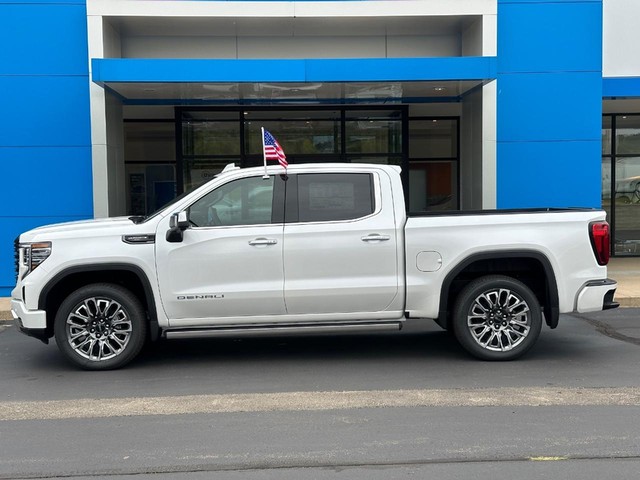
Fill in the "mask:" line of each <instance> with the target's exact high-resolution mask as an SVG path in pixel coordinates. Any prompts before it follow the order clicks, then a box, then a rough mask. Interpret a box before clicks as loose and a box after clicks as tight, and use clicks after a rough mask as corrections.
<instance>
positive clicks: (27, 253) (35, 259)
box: [20, 242, 51, 278]
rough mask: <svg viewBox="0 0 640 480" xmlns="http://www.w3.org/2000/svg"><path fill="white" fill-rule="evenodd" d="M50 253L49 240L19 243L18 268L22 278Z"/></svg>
mask: <svg viewBox="0 0 640 480" xmlns="http://www.w3.org/2000/svg"><path fill="white" fill-rule="evenodd" d="M49 255H51V242H35V243H21V244H20V266H21V268H20V270H21V271H22V272H23V274H22V278H24V277H26V276H27V275H28V274H29V273H31V272H32V271H33V270H35V269H36V268H38V266H39V265H40V264H41V263H42V262H44V261H45V260H46V259H47V258H49Z"/></svg>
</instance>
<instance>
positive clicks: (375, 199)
mask: <svg viewBox="0 0 640 480" xmlns="http://www.w3.org/2000/svg"><path fill="white" fill-rule="evenodd" d="M311 175H342V176H344V175H367V176H368V178H369V188H370V195H371V202H372V203H371V205H372V211H371V213H367V214H366V215H361V216H358V217H354V218H346V219H334V220H300V189H299V183H298V178H299V177H300V176H311ZM286 188H287V195H286V206H285V223H286V224H288V225H291V224H297V225H317V224H334V223H352V222H359V221H362V220H365V219H368V218H371V217H373V216H375V215H378V214H379V213H380V211H381V209H382V205H381V194H380V178H379V176H378V173H377V172H370V171H367V172H358V171H348V172H337V171H333V172H322V171H315V172H305V173H297V174H293V175H289V176H288V179H287V186H286Z"/></svg>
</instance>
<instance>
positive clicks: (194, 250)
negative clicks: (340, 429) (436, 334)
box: [11, 164, 617, 370]
mask: <svg viewBox="0 0 640 480" xmlns="http://www.w3.org/2000/svg"><path fill="white" fill-rule="evenodd" d="M15 248H16V263H17V285H16V287H15V289H14V290H13V292H12V300H11V308H12V311H13V315H14V317H15V319H16V321H17V322H18V325H19V328H20V330H21V331H22V332H24V333H26V334H27V335H30V336H33V337H36V338H39V339H40V340H43V341H44V342H45V343H46V342H48V339H49V338H51V337H54V336H55V339H56V343H57V344H58V347H59V348H60V350H61V351H62V353H63V354H64V356H65V357H66V358H67V359H69V360H70V361H71V362H73V363H75V364H76V365H78V366H80V367H82V368H85V369H94V370H100V369H110V368H117V367H121V366H123V365H125V364H126V363H128V362H130V361H131V360H133V359H134V357H135V356H136V355H137V354H138V353H139V352H140V349H141V348H142V346H143V344H144V342H145V341H147V340H156V339H158V338H160V337H163V338H168V339H171V338H187V337H217V336H240V335H265V334H275V335H282V334H304V333H325V334H327V333H330V334H339V333H340V332H354V331H356V332H357V331H362V332H371V331H373V332H382V331H392V330H400V329H401V328H402V326H403V322H405V320H406V319H411V318H416V319H425V320H426V319H432V320H435V321H436V322H437V323H438V324H439V325H440V326H441V327H443V328H445V329H447V330H450V331H451V332H452V333H453V334H454V335H455V337H456V338H457V340H458V341H459V343H460V344H461V345H462V347H463V348H464V349H466V350H467V351H468V352H469V353H470V354H471V355H473V356H475V357H478V358H480V359H484V360H510V359H514V358H516V357H519V356H521V355H523V354H524V353H525V352H527V351H528V350H529V349H530V348H531V347H532V346H533V345H534V343H535V342H536V340H537V338H538V336H539V334H540V329H541V327H542V324H543V323H546V324H547V325H548V326H549V327H550V328H555V327H556V326H557V324H558V318H559V315H560V313H564V312H574V311H577V312H590V311H595V310H602V309H607V308H614V307H616V306H617V304H616V303H615V302H614V301H613V295H614V292H615V289H616V282H615V281H612V280H609V279H607V267H606V265H607V262H608V260H609V226H608V224H607V223H606V222H605V213H604V212H603V211H599V210H591V209H566V210H555V209H545V210H515V211H513V210H512V211H500V210H498V211H482V212H473V213H469V212H449V213H427V214H420V215H413V216H408V215H407V213H406V208H405V195H404V192H403V188H402V182H401V178H400V169H399V168H398V167H394V166H386V165H355V164H323V165H293V166H291V167H289V168H288V169H287V171H286V173H284V170H283V169H282V168H281V167H280V166H272V167H269V169H268V171H267V172H265V170H263V169H262V168H248V169H240V168H237V167H235V166H233V165H229V166H228V167H227V168H225V170H224V171H223V172H222V173H221V174H220V175H218V176H217V177H216V178H214V179H213V180H211V181H210V182H208V183H206V184H205V185H203V186H201V187H199V188H197V189H196V190H194V191H192V192H189V193H187V194H186V195H183V196H181V197H178V198H176V199H175V200H174V201H173V202H172V203H171V204H169V205H167V206H166V207H164V208H162V209H161V210H159V211H158V212H156V213H155V214H153V215H151V216H149V217H144V218H143V217H130V218H126V217H123V218H108V219H100V220H91V221H82V222H71V223H64V224H58V225H51V226H46V227H41V228H36V229H34V230H31V231H29V232H26V233H23V234H22V235H20V237H19V239H17V240H16V246H15Z"/></svg>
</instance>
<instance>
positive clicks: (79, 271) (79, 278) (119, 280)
mask: <svg viewBox="0 0 640 480" xmlns="http://www.w3.org/2000/svg"><path fill="white" fill-rule="evenodd" d="M101 282H107V283H114V284H117V285H121V286H123V287H125V288H127V289H128V290H130V291H131V292H132V293H133V294H134V295H136V296H137V297H138V299H139V300H140V302H141V303H142V306H143V308H144V309H145V311H146V312H147V316H148V322H149V331H150V335H151V339H152V340H156V339H157V338H158V335H159V325H158V315H157V311H156V304H155V299H154V295H153V289H152V287H151V282H150V281H149V278H148V277H147V275H146V273H145V272H144V270H142V268H140V267H139V266H137V265H132V264H128V263H100V264H89V265H78V266H74V267H69V268H66V269H64V270H62V271H61V272H58V273H57V274H56V275H55V276H54V277H53V278H52V279H51V280H49V281H48V282H47V284H46V285H45V286H44V288H43V289H42V290H41V291H40V295H39V297H38V308H39V309H41V310H44V311H45V312H46V319H47V327H46V331H45V335H46V336H47V338H51V337H52V336H53V324H54V321H55V317H56V313H57V311H58V309H59V307H60V305H61V304H62V302H63V301H64V299H65V298H66V297H67V296H68V295H69V294H70V293H71V292H73V291H75V290H77V289H78V288H80V287H81V286H84V285H88V284H90V283H101Z"/></svg>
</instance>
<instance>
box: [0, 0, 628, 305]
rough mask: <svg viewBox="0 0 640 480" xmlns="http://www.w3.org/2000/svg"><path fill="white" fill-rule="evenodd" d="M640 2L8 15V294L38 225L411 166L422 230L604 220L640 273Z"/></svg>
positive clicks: (73, 4)
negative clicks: (284, 176) (21, 251)
mask: <svg viewBox="0 0 640 480" xmlns="http://www.w3.org/2000/svg"><path fill="white" fill-rule="evenodd" d="M639 18H640V2H639V1H637V0H553V1H551V0H406V1H405V0H395V1H369V0H357V1H334V0H324V1H240V0H230V1H210V0H195V1H182V0H37V1H36V0H32V1H31V0H17V1H16V0H14V1H11V2H7V1H2V0H0V45H1V46H2V47H1V48H0V100H1V101H2V104H3V109H2V113H3V114H2V116H1V117H0V169H1V170H0V171H1V172H2V178H3V179H4V187H3V189H2V192H3V193H2V199H3V201H2V204H1V206H0V296H8V295H9V293H10V290H11V288H12V286H13V285H14V283H15V273H14V258H13V242H14V239H15V237H16V236H17V235H18V234H19V233H20V232H22V231H25V230H28V229H31V228H34V227H36V226H40V225H44V224H50V223H57V222H65V221H73V220H81V219H88V218H94V217H95V218H99V217H107V216H119V215H146V214H148V213H150V212H152V211H154V210H155V209H157V208H159V207H160V206H162V205H163V204H164V203H166V202H167V201H169V200H171V199H172V198H173V197H175V196H176V195H179V194H180V193H182V192H184V191H187V190H189V189H191V188H193V187H195V186H197V185H200V184H201V183H203V182H205V181H207V180H208V179H210V178H211V177H212V176H214V175H215V174H217V173H218V172H220V171H221V169H222V168H223V167H224V166H225V165H226V164H228V163H232V162H234V163H236V164H238V165H241V166H254V165H260V164H261V163H262V144H261V136H260V129H261V127H264V128H266V129H267V130H269V131H270V132H271V133H272V134H273V135H274V136H275V137H276V138H277V139H278V141H279V142H280V143H281V145H282V146H283V148H284V151H285V152H286V155H287V159H288V161H289V163H305V162H369V163H371V162H373V163H384V164H393V165H399V166H401V167H402V172H403V173H402V179H403V182H404V186H405V190H406V200H407V208H408V210H409V212H410V213H418V212H425V211H454V210H478V209H496V208H497V209H509V208H529V207H593V208H604V209H605V210H606V211H607V213H608V219H609V222H610V223H611V225H612V234H613V235H612V237H613V238H612V254H613V255H616V256H630V255H640V54H638V51H637V48H638V47H637V46H638V45H640V28H638V26H637V19H639Z"/></svg>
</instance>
